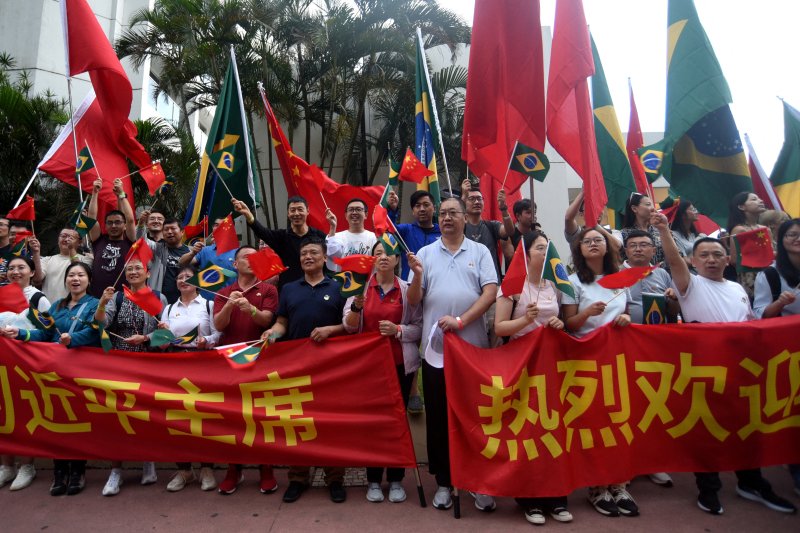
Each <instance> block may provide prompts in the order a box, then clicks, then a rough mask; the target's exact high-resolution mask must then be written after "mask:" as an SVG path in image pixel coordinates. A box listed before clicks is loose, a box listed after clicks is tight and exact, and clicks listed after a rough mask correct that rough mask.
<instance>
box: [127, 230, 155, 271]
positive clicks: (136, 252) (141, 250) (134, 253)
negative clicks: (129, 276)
mask: <svg viewBox="0 0 800 533" xmlns="http://www.w3.org/2000/svg"><path fill="white" fill-rule="evenodd" d="M132 259H138V260H140V261H141V262H142V264H143V265H144V267H145V268H147V264H148V263H149V262H150V261H152V260H153V250H151V249H150V247H149V246H148V245H147V242H146V241H145V240H144V237H139V240H137V241H136V242H135V243H133V244H132V245H131V249H130V250H128V255H127V256H126V257H125V263H126V264H127V263H128V262H130V261H131V260H132Z"/></svg>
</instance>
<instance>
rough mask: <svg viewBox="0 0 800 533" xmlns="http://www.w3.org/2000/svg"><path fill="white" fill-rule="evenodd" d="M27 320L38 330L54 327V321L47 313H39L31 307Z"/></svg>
mask: <svg viewBox="0 0 800 533" xmlns="http://www.w3.org/2000/svg"><path fill="white" fill-rule="evenodd" d="M28 320H30V321H31V324H33V325H34V326H36V327H37V328H38V329H43V330H49V329H51V328H52V327H53V326H55V325H56V322H55V320H53V317H52V316H51V315H50V313H48V312H47V311H39V310H38V309H36V308H35V307H33V306H31V307H30V308H29V309H28Z"/></svg>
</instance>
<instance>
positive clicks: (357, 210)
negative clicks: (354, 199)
mask: <svg viewBox="0 0 800 533" xmlns="http://www.w3.org/2000/svg"><path fill="white" fill-rule="evenodd" d="M347 212H348V213H363V212H364V208H363V207H348V208H347Z"/></svg>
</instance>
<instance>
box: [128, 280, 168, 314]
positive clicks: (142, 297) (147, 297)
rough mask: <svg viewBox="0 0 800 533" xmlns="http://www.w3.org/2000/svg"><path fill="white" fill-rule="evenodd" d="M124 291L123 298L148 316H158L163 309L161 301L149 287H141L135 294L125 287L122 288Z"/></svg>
mask: <svg viewBox="0 0 800 533" xmlns="http://www.w3.org/2000/svg"><path fill="white" fill-rule="evenodd" d="M122 289H123V290H124V291H125V298H126V299H128V300H130V301H132V302H133V303H135V304H136V305H138V306H139V307H140V308H141V309H142V311H144V312H145V313H147V314H148V315H150V316H155V317H157V316H159V315H160V314H161V310H162V309H164V304H162V303H161V299H160V298H159V297H158V296H156V295H155V293H154V292H153V291H152V290H151V289H150V287H142V288H141V289H139V290H138V291H136V292H133V291H132V290H130V289H129V288H128V287H126V286H124V285H123V286H122Z"/></svg>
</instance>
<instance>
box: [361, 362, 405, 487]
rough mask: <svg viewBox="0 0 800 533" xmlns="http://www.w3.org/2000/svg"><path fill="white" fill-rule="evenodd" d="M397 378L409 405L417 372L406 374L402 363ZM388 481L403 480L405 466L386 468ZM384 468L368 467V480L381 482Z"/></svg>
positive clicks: (369, 481)
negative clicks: (412, 384)
mask: <svg viewBox="0 0 800 533" xmlns="http://www.w3.org/2000/svg"><path fill="white" fill-rule="evenodd" d="M396 368H397V380H398V382H399V383H400V393H401V394H402V395H403V405H404V406H405V407H408V397H409V395H410V394H411V383H412V382H413V381H414V376H415V375H416V373H415V372H412V373H411V374H406V365H404V364H403V363H400V364H399V365H397V367H396ZM385 470H386V481H388V482H389V483H391V482H392V481H403V477H404V476H405V473H406V469H405V468H386V469H385ZM383 471H384V468H382V467H380V466H369V467H367V482H368V483H380V482H381V479H383Z"/></svg>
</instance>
